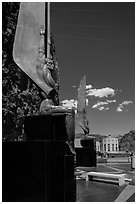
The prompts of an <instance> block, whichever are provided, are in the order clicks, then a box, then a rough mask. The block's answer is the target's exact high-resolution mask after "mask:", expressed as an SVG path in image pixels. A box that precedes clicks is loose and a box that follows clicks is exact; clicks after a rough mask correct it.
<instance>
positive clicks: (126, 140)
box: [119, 130, 135, 152]
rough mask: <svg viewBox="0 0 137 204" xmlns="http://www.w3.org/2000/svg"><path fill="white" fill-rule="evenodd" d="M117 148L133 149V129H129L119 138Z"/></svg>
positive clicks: (122, 149) (123, 149)
mask: <svg viewBox="0 0 137 204" xmlns="http://www.w3.org/2000/svg"><path fill="white" fill-rule="evenodd" d="M119 148H120V150H121V151H130V152H132V151H133V152H134V151H135V131H134V130H131V131H130V132H129V133H126V134H124V135H123V136H122V137H120V138H119Z"/></svg>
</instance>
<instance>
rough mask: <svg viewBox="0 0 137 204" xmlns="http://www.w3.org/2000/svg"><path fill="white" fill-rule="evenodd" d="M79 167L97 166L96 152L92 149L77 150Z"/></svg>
mask: <svg viewBox="0 0 137 204" xmlns="http://www.w3.org/2000/svg"><path fill="white" fill-rule="evenodd" d="M75 150H76V158H77V159H76V160H77V166H85V167H94V166H96V164H97V161H96V151H95V149H94V148H91V147H81V148H78V147H77V148H75Z"/></svg>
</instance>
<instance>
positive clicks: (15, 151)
mask: <svg viewBox="0 0 137 204" xmlns="http://www.w3.org/2000/svg"><path fill="white" fill-rule="evenodd" d="M2 156H3V162H2V173H3V175H2V176H3V177H2V178H3V179H2V201H3V202H36V201H38V202H44V201H47V202H48V201H49V202H50V201H52V202H64V201H66V202H67V201H70V202H73V201H75V200H76V181H75V178H74V158H73V156H71V155H68V156H67V155H65V143H64V142H60V141H59V142H58V141H27V142H3V146H2Z"/></svg>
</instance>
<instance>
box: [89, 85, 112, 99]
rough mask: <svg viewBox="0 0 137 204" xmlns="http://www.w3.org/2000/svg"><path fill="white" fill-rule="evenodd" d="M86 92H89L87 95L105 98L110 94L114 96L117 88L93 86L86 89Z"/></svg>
mask: <svg viewBox="0 0 137 204" xmlns="http://www.w3.org/2000/svg"><path fill="white" fill-rule="evenodd" d="M88 86H89V85H88ZM86 93H87V96H95V97H98V98H103V97H108V96H114V95H115V90H114V89H112V88H109V87H106V88H101V89H94V88H92V87H91V88H88V89H87V90H86Z"/></svg>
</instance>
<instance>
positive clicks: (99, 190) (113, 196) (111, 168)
mask: <svg viewBox="0 0 137 204" xmlns="http://www.w3.org/2000/svg"><path fill="white" fill-rule="evenodd" d="M77 169H78V170H81V171H85V172H89V171H96V172H106V173H116V174H120V173H124V174H126V176H125V177H126V178H131V179H132V181H130V182H126V184H125V185H123V186H118V184H112V183H107V182H106V183H104V182H100V181H86V180H85V179H84V177H83V178H81V177H78V176H77V202H135V170H134V169H131V163H128V162H125V163H124V162H112V163H111V162H109V163H106V164H98V165H97V167H78V168H77Z"/></svg>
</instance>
